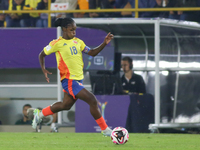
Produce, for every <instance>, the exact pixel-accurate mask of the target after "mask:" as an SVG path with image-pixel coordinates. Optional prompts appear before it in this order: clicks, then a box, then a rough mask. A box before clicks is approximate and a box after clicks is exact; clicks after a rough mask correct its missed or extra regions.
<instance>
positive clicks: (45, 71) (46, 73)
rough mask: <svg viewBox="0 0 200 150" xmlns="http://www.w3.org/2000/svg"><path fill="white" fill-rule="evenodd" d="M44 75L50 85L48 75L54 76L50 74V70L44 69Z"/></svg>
mask: <svg viewBox="0 0 200 150" xmlns="http://www.w3.org/2000/svg"><path fill="white" fill-rule="evenodd" d="M43 73H44V76H45V79H46V80H47V82H48V83H49V77H48V74H52V73H51V72H49V71H48V70H46V69H44V70H43Z"/></svg>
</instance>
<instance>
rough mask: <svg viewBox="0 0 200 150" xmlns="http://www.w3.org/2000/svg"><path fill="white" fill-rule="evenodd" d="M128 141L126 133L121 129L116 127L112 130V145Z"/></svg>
mask: <svg viewBox="0 0 200 150" xmlns="http://www.w3.org/2000/svg"><path fill="white" fill-rule="evenodd" d="M128 139H129V134H128V131H127V130H126V129H125V128H123V127H116V128H114V129H113V130H112V133H111V140H112V142H113V143H114V144H125V143H126V142H127V141H128Z"/></svg>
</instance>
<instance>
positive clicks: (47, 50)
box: [43, 40, 59, 55]
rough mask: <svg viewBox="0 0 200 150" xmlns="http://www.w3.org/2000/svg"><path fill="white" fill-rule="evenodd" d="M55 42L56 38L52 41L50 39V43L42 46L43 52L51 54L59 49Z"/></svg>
mask: <svg viewBox="0 0 200 150" xmlns="http://www.w3.org/2000/svg"><path fill="white" fill-rule="evenodd" d="M56 43H57V40H53V41H51V42H50V43H49V45H47V46H46V47H44V49H43V50H44V53H45V54H46V55H50V54H52V53H55V52H57V51H58V50H59V48H58V44H56Z"/></svg>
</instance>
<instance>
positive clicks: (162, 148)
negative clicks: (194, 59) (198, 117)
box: [0, 132, 200, 150]
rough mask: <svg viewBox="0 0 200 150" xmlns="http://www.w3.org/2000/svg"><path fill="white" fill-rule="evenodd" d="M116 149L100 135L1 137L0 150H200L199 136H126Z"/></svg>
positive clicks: (35, 134) (12, 134) (18, 134)
mask: <svg viewBox="0 0 200 150" xmlns="http://www.w3.org/2000/svg"><path fill="white" fill-rule="evenodd" d="M129 136H130V137H129V141H128V142H127V143H126V144H124V145H115V144H113V143H112V141H111V139H110V137H104V136H102V135H101V134H100V133H30V132H27V133H25V132H21V133H11V132H1V133H0V150H33V149H34V150H199V149H200V135H198V134H158V133H155V134H141V133H140V134H136V133H131V134H129Z"/></svg>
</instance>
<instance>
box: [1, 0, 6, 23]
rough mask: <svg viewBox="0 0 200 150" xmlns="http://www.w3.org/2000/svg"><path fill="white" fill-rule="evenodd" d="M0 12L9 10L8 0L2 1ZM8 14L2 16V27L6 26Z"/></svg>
mask: <svg viewBox="0 0 200 150" xmlns="http://www.w3.org/2000/svg"><path fill="white" fill-rule="evenodd" d="M0 10H8V0H0ZM5 17H6V14H0V27H4V26H5Z"/></svg>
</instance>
